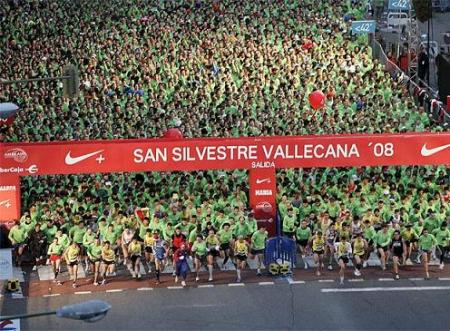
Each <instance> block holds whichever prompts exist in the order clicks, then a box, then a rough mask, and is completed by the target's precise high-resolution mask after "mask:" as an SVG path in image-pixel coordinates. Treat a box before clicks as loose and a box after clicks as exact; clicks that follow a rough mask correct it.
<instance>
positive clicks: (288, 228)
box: [283, 215, 295, 232]
mask: <svg viewBox="0 0 450 331" xmlns="http://www.w3.org/2000/svg"><path fill="white" fill-rule="evenodd" d="M294 231H295V215H292V216H289V215H286V216H284V218H283V232H294Z"/></svg>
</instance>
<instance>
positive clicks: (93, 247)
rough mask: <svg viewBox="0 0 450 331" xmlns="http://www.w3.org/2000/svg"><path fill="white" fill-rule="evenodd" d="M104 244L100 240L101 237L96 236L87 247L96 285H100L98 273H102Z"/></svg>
mask: <svg viewBox="0 0 450 331" xmlns="http://www.w3.org/2000/svg"><path fill="white" fill-rule="evenodd" d="M102 249H103V246H102V244H101V242H100V238H98V237H96V238H95V239H94V242H93V243H91V244H90V245H89V247H88V249H87V256H88V257H89V262H90V264H91V270H92V272H93V273H94V285H95V286H98V274H99V273H100V264H101V258H102Z"/></svg>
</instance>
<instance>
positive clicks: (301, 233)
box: [296, 226, 311, 240]
mask: <svg viewBox="0 0 450 331" xmlns="http://www.w3.org/2000/svg"><path fill="white" fill-rule="evenodd" d="M310 237H311V229H310V228H309V227H306V228H302V227H301V226H299V227H298V228H297V231H296V238H297V240H309V238H310Z"/></svg>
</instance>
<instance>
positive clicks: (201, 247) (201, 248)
mask: <svg viewBox="0 0 450 331" xmlns="http://www.w3.org/2000/svg"><path fill="white" fill-rule="evenodd" d="M192 251H193V252H195V254H197V255H199V256H203V255H205V254H206V242H205V241H202V242H198V241H194V244H193V245H192Z"/></svg>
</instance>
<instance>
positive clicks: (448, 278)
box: [438, 277, 450, 280]
mask: <svg viewBox="0 0 450 331" xmlns="http://www.w3.org/2000/svg"><path fill="white" fill-rule="evenodd" d="M438 279H439V280H450V277H439V278H438Z"/></svg>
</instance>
